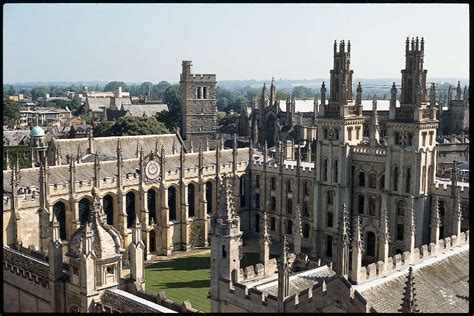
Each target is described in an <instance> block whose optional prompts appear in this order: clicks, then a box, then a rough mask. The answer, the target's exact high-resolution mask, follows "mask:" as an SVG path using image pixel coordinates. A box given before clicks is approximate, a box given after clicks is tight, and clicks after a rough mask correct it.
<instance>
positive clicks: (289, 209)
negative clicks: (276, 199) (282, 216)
mask: <svg viewBox="0 0 474 316" xmlns="http://www.w3.org/2000/svg"><path fill="white" fill-rule="evenodd" d="M286 211H287V213H288V214H292V213H293V201H292V200H291V199H288V200H286Z"/></svg>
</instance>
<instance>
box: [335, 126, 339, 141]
mask: <svg viewBox="0 0 474 316" xmlns="http://www.w3.org/2000/svg"><path fill="white" fill-rule="evenodd" d="M334 140H339V129H338V128H335V129H334Z"/></svg>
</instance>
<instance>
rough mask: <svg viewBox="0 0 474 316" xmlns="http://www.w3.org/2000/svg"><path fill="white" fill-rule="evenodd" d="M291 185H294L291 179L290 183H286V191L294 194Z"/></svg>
mask: <svg viewBox="0 0 474 316" xmlns="http://www.w3.org/2000/svg"><path fill="white" fill-rule="evenodd" d="M291 184H292V183H291V179H290V180H288V181H286V190H287V192H288V193H291V192H293V187H292V185H291Z"/></svg>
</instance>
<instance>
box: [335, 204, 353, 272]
mask: <svg viewBox="0 0 474 316" xmlns="http://www.w3.org/2000/svg"><path fill="white" fill-rule="evenodd" d="M349 225H350V223H349V211H348V210H347V207H346V204H345V203H343V204H342V207H341V211H340V212H339V223H338V236H337V260H336V266H335V271H336V273H337V274H339V275H342V276H344V277H346V278H347V276H348V274H349V246H350V232H349V231H350V227H349Z"/></svg>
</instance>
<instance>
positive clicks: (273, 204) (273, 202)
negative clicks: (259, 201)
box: [270, 196, 276, 211]
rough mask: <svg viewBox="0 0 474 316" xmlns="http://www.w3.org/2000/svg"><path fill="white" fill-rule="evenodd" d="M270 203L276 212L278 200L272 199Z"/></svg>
mask: <svg viewBox="0 0 474 316" xmlns="http://www.w3.org/2000/svg"><path fill="white" fill-rule="evenodd" d="M270 202H271V207H272V210H273V211H274V210H276V199H275V197H274V196H272V197H271V199H270Z"/></svg>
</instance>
